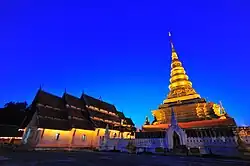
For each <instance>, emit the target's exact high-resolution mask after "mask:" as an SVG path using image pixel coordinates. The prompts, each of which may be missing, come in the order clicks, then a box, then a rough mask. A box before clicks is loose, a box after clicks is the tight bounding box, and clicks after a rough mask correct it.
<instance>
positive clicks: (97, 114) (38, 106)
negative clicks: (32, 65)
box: [21, 89, 134, 131]
mask: <svg viewBox="0 0 250 166" xmlns="http://www.w3.org/2000/svg"><path fill="white" fill-rule="evenodd" d="M32 119H33V120H32ZM122 119H123V120H125V121H127V122H128V123H127V124H130V125H131V126H126V125H125V126H124V125H122V124H121V121H122ZM107 124H108V125H109V126H110V129H121V128H123V129H124V130H131V131H132V128H133V127H134V123H133V121H132V120H131V119H130V118H126V117H125V116H124V115H123V117H120V116H119V112H118V111H117V110H116V108H115V106H114V105H112V104H109V103H107V102H104V101H101V100H98V99H96V98H94V97H91V96H88V95H86V94H82V96H81V97H80V98H78V97H75V96H72V95H70V94H68V93H66V92H65V93H64V94H63V96H62V97H58V96H55V95H53V94H50V93H47V92H45V91H43V90H41V89H40V90H39V91H38V92H37V94H36V96H35V99H34V100H33V102H32V104H31V106H30V109H29V110H28V111H27V116H26V118H25V119H24V121H23V124H22V126H21V128H25V127H26V126H27V125H33V126H36V127H37V128H47V129H58V130H70V129H72V128H78V129H87V130H94V129H95V128H106V126H107Z"/></svg>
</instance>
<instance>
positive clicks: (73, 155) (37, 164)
mask: <svg viewBox="0 0 250 166" xmlns="http://www.w3.org/2000/svg"><path fill="white" fill-rule="evenodd" d="M0 165H1V166H50V165H52V166H59V165H60V166H67V165H70V166H78V165H79V166H98V165H101V166H115V165H116V166H208V165H209V166H223V165H224V166H250V161H244V160H235V159H211V158H201V157H189V156H158V155H146V154H144V155H135V154H126V153H112V152H110V153H108V152H2V153H0Z"/></svg>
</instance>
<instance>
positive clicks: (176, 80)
mask: <svg viewBox="0 0 250 166" xmlns="http://www.w3.org/2000/svg"><path fill="white" fill-rule="evenodd" d="M169 38H170V44H171V49H172V63H171V74H170V76H171V78H170V85H169V90H170V92H169V94H168V96H167V99H166V100H164V102H163V103H171V102H177V101H183V100H189V99H195V98H200V95H199V94H197V93H196V91H195V90H194V89H193V87H192V83H191V81H190V80H189V78H188V76H187V74H186V71H185V69H184V68H183V66H182V63H181V62H180V60H179V58H178V55H177V53H176V51H175V48H174V44H173V42H172V38H171V33H170V32H169Z"/></svg>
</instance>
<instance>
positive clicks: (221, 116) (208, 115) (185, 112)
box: [147, 41, 235, 128]
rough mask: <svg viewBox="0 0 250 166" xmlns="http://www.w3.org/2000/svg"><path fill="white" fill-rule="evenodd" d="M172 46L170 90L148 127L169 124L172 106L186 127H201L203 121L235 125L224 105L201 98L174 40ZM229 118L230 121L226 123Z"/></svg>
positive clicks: (179, 121) (178, 118)
mask: <svg viewBox="0 0 250 166" xmlns="http://www.w3.org/2000/svg"><path fill="white" fill-rule="evenodd" d="M171 48H172V63H171V74H170V76H171V78H170V85H169V90H170V91H169V94H168V96H167V98H166V99H165V100H164V101H163V104H162V105H160V106H159V108H158V109H157V110H154V111H152V113H153V116H154V117H155V120H154V122H153V124H152V125H147V128H150V126H152V127H153V128H155V127H156V126H154V125H163V124H169V123H170V118H171V108H173V110H174V112H175V115H176V119H177V121H178V123H185V125H184V126H186V127H187V126H188V127H197V126H195V124H199V127H201V126H202V122H204V127H205V126H206V125H205V122H206V124H209V125H210V126H211V124H213V123H214V126H217V124H220V125H223V124H224V125H226V126H228V125H229V124H232V125H235V122H234V120H233V119H232V118H230V117H228V116H226V112H225V111H224V109H223V107H222V106H220V105H218V104H215V103H212V102H206V100H205V99H203V98H201V97H200V95H199V94H198V93H197V92H196V91H195V90H194V88H193V87H192V83H191V81H190V80H189V77H188V75H187V74H186V71H185V69H184V67H183V66H182V63H181V61H180V60H179V58H178V56H177V53H176V51H175V49H174V46H173V43H172V41H171ZM227 119H228V120H229V121H230V123H229V122H227V123H226V121H227ZM214 120H222V121H225V123H218V122H215V121H214ZM222 121H220V122H222ZM189 122H190V124H191V122H192V125H187V123H189ZM194 122H199V123H194ZM212 126H213V125H212Z"/></svg>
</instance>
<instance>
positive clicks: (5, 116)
mask: <svg viewBox="0 0 250 166" xmlns="http://www.w3.org/2000/svg"><path fill="white" fill-rule="evenodd" d="M27 108H28V104H27V103H26V102H9V103H6V104H5V105H4V108H0V124H8V125H16V126H20V125H21V123H22V121H23V120H24V118H25V116H26V110H27Z"/></svg>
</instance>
